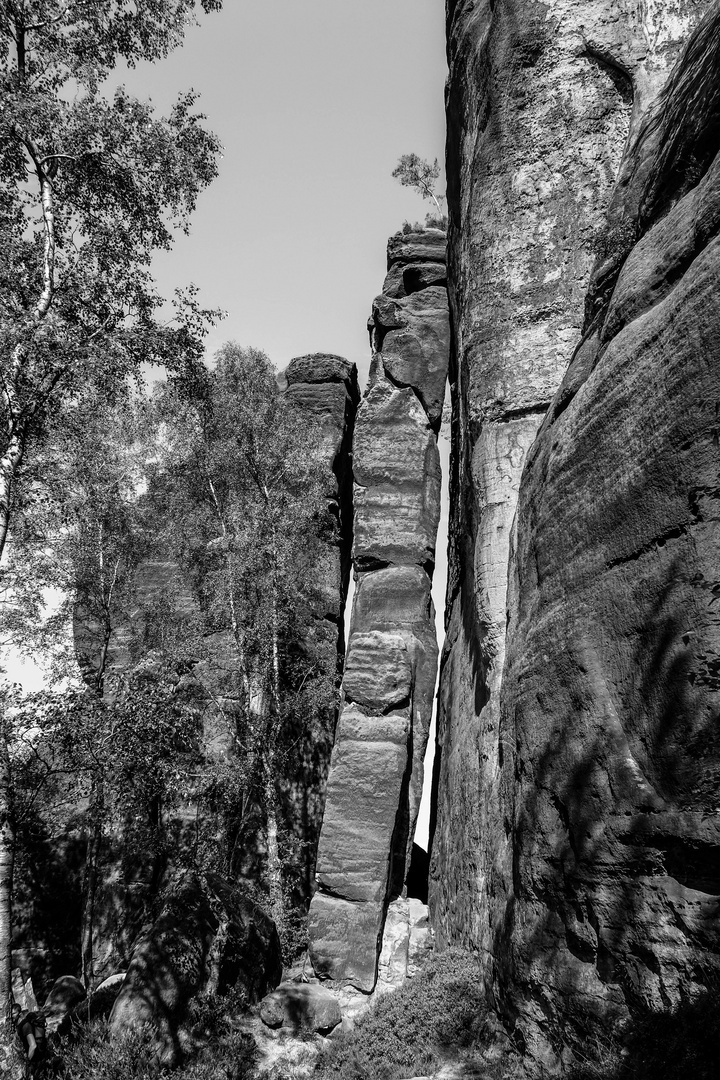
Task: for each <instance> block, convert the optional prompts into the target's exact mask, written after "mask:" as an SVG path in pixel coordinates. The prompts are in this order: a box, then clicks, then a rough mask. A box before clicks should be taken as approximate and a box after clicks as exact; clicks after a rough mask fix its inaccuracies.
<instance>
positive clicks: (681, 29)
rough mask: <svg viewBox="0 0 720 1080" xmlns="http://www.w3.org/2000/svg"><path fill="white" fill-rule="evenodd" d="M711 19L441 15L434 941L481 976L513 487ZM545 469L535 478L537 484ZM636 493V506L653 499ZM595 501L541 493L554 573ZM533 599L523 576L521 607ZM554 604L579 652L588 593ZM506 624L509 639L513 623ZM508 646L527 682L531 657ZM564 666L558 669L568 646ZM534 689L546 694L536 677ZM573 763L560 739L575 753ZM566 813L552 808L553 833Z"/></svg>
mask: <svg viewBox="0 0 720 1080" xmlns="http://www.w3.org/2000/svg"><path fill="white" fill-rule="evenodd" d="M707 6H708V5H707V4H695V3H691V2H690V0H688V2H680V3H678V4H675V5H673V8H672V12H670V11H669V10H665V8H664V7H662V6H658V5H653V6H652V8H651V7H650V6H648V5H642V6H638V5H630V4H619V5H618V4H615V3H614V2H611V0H592V2H591V3H588V4H576V3H572V2H570V0H550V2H548V3H542V4H541V3H534V2H531V0H509V2H508V3H505V4H502V5H500V4H497V5H496V4H494V3H491V2H489V0H488V2H477V0H455V2H454V3H450V4H449V5H448V42H449V62H450V75H449V83H448V95H447V102H448V202H449V212H450V230H449V244H448V288H449V295H450V306H451V313H452V327H453V341H454V351H453V356H452V358H451V383H452V384H453V447H452V455H453V467H452V477H451V521H450V553H449V583H448V608H447V612H446V627H447V638H446V645H445V652H444V656H443V662H442V675H441V688H440V710H439V720H438V750H439V761H438V763H437V764H436V770H437V771H436V778H435V781H436V782H435V793H436V794H435V830H434V839H433V850H432V862H431V883H430V905H431V910H432V917H433V923H434V927H435V930H436V932H437V934H438V937H439V940H440V942H445V943H448V942H454V943H458V944H464V945H467V946H470V947H473V948H477V949H478V950H479V951H480V953H481V955H482V956H484V957H485V958H486V964H487V975H488V978H489V979H492V977H493V972H494V966H493V965H494V960H493V958H494V957H495V956H496V955H497V952H496V945H497V940H498V936H499V935H501V934H502V932H503V927H504V925H505V920H506V919H507V918H509V917H510V913H511V911H512V907H511V904H510V897H511V894H512V895H514V894H513V893H512V890H513V880H514V878H513V875H514V874H515V875H517V873H518V869H517V866H515V867H513V861H512V855H511V828H512V824H511V823H512V820H513V810H512V807H511V806H509V805H508V804H507V803H505V802H503V798H504V797H505V796H503V795H502V791H504V787H503V785H504V784H505V783H506V782H507V783H509V780H507V768H508V764H507V763H508V760H509V755H510V756H512V754H513V752H514V750H515V739H514V736H513V734H512V730H511V728H508V727H507V722H506V721H505V720H503V727H502V728H501V711H500V706H501V695H502V693H503V685H504V679H505V676H504V675H503V670H504V665H505V656H506V618H507V580H508V565H509V556H510V538H511V527H512V522H513V519H514V515H515V511H516V506H517V500H518V492H519V489H520V482H521V476H522V475H523V469H524V467H525V463H526V460H527V457H528V453H529V451H530V448H531V447H532V445H533V443H534V440H535V437H536V434H537V432H538V429H539V427H540V425H541V423H542V421H543V417H544V416H545V414H546V411H547V408H548V406H549V404H550V402H551V400H552V399H553V397H554V395H555V393H556V391H557V389H558V387H559V386H560V383H561V381H562V378H563V374H564V372H565V370H566V368H567V365H568V362H569V360H570V357H571V356H572V353H573V350H574V349H575V347H576V346H577V344H578V342H579V341H580V339H581V335H582V327H583V319H584V307H585V300H586V292H587V289H588V284H589V279H590V275H591V270H592V266H593V263H594V261H595V258H596V255H597V253H598V252H600V253H601V254H604V249H612V248H613V247H614V246H616V245H617V244H620V243H622V242H623V236H624V234H623V224H622V220H623V219H622V214H619V215H618V216H616V219H615V220H614V222H613V223H612V227H611V228H609V227H608V225H607V223H606V218H605V214H606V211H607V209H608V206H609V204H610V202H611V198H612V197H613V185H614V183H615V180H616V178H617V177H618V173H619V170H620V167H621V159H622V157H623V151H624V147H625V144H626V141H627V140H628V138H630V140H631V143H634V141H635V139H636V137H637V134H638V131H639V127H640V124H641V122H642V119H643V117H644V116H645V115H646V114H647V109H648V108H649V106H650V104H651V103H652V101H653V100H654V99H655V97H656V95H657V93H658V91H659V89H660V87H661V86H662V85H663V83H664V81H665V79H666V77H667V73H668V70H669V69H670V67H671V66H672V63H673V62H674V60H675V59H676V57H677V55H678V52H679V49H680V46H681V44H682V42H683V41H684V39H685V38H686V36H687V34H688V32H689V29H690V27H691V25H692V24H693V23H694V22H696V21H697V19H698V18H699V16H700V15H701V14H702V11H703V10H706V9H707ZM638 392H639V391H638ZM643 395H645V391H643V393H642V395H641V396H640V397H639V398H638V399H637V406H638V408H640V402H641V400H642V399H643ZM642 408H643V409H645V405H644V404H643V406H642ZM609 422H610V423H612V420H611V419H609ZM614 435H615V436H616V435H617V432H616V430H615V431H614ZM563 445H564V444H563ZM584 445H585V448H586V450H587V452H588V453H590V454H591V455H592V462H591V463H589V464H588V470H592V469H595V470H596V471H597V480H598V483H599V484H601V487H602V490H603V491H607V490H608V487H609V483H610V481H609V479H608V477H609V476H610V475H611V474H610V473H609V472H608V471H607V467H608V462H607V461H605V460H604V459H603V457H602V453H601V452H600V450H597V451H596V450H595V449H593V448H592V447H591V444H590V443H588V442H587V441H586V442H585V444H584ZM559 452H560V451H559V450H558V453H559ZM544 463H545V459H544V458H543V459H542V463H541V464H536V465H535V475H536V476H537V477H538V480H537V483H538V485H542V483H543V480H542V475H544V474H542V469H544V467H545V464H544ZM578 468H580V465H578ZM541 474H542V475H541ZM588 475H589V473H588ZM638 485H639V486H638V487H637V489H636V490H637V498H638V499H640V498H641V497H642V498H645V495H644V494H643V491H644V487H643V484H641V483H640V481H639V480H638ZM536 498H538V499H539V498H540V496H539V494H538V495H536ZM596 498H597V493H596V491H595V489H594V488H592V486H591V485H588V487H587V488H582V489H581V488H580V487H575V488H573V487H571V486H569V476H568V475H567V474H565V473H563V477H562V478H560V477H559V476H558V480H557V488H556V490H555V500H556V501H554V502H553V501H551V500H550V499H549V498H548V497H547V496H543V499H544V501H543V506H544V507H546V508H547V513H548V515H549V518H550V517H552V518H553V519H554V520H556V521H557V522H559V521H563V522H564V523H565V525H566V526H567V527H568V528H569V529H570V533H568V534H565V539H564V541H563V544H562V545H561V546H559V547H558V548H557V550H556V551H555V552H554V554H553V556H552V558H553V559H554V560H555V567H554V571H553V573H556V574H558V575H560V576H561V577H562V576H563V575H565V574H566V573H567V569H568V567H567V562H566V557H567V559H570V558H571V556H572V554H573V550H574V549H573V548H572V544H571V540H570V537H573V536H575V535H576V523H577V521H578V520H579V519H580V518H581V517H582V515H583V513H584V512H585V510H586V508H587V507H588V506H589V505H590V504H593V505H595V500H596ZM606 510H607V508H606ZM636 514H637V510H633V515H636ZM548 520H549V519H548ZM528 522H529V518H528V519H527V520H526V523H525V525H523V526H522V527H523V528H525V529H527V528H528V527H529V528H530V530H531V531H530V533H528V534H527V537H526V539H525V540H524V541H523V543H526V544H527V548H526V549H524V550H525V552H526V556H527V559H528V560H529V559H530V555H531V551H532V550H534V549H533V545H532V540H531V538H530V537H531V536H532V535H534V534H533V533H532V526H531V525H529V524H528ZM559 528H560V527H559V526H558V536H559V535H560V533H559ZM526 571H527V573H529V572H530V562H529V561H528V563H527V566H526ZM537 572H538V573H539V572H540V570H538V571H537ZM542 572H545V570H544V569H543V571H542ZM527 587H528V585H527V578H524V579H523V583H522V586H521V601H519V602H522V603H524V600H522V590H523V589H526V588H527ZM558 595H559V594H558ZM556 599H557V597H556ZM557 602H558V603H559V600H558V601H557ZM562 610H563V611H564V612H565V619H566V621H565V623H564V625H563V631H562V640H563V641H565V642H567V640H568V637H567V635H568V634H570V635H571V636H572V626H571V624H572V623H574V622H575V621H576V620H577V618H579V614H578V612H579V610H580V598H579V597H578V599H577V602H576V601H574V600H570V601H569V603H568V604H567V605H565V606H564V607H563V608H562ZM533 611H534V617H535V618H536V619H542V620H547V619H548V618H551V613H549V612H548V611H547V610H546V608H545V607H544V606H543V607H542V608H540V607H534V608H533ZM558 618H559V615H558ZM590 621H591V622H592V618H591V620H590ZM558 625H559V624H558ZM511 628H512V629H513V632H515V626H514V624H513V623H512V622H511ZM536 630H537V632H538V633H539V632H540V631H539V627H538V626H536ZM513 648H514V649H515V658H514V659H513V661H512V663H513V665H515V669H514V670H515V671H516V672H517V671H518V670H519V668H518V667H517V665H520V664H521V661H520V652H519V651H518V649H519V647H518V646H516V645H514V646H513ZM552 654H553V655H556V654H557V655H558V656H559V653H558V651H557V646H556V647H555V648H554V649H553V651H552ZM544 655H547V656H550V655H551V653H550V652H548V651H547V650H545V651H544V652H543V651H542V650H541V651H539V652H538V653H537V654H536V656H535V661H536V662H537V663H540V662H541V657H542V656H544ZM542 663H543V664H545V663H546V662H545V661H542ZM517 677H518V678H519V676H517ZM538 680H542V676H541V675H540V674H539V669H538ZM518 685H520V684H518ZM527 685H528V686H529V685H530V683H529V682H528V684H527ZM533 685H535V687H536V690H537V692H538V694H540V682H538V683H534V684H533ZM551 685H552V684H550V683H548V681H547V679H546V680H545V681H544V682H543V685H542V693H541V694H540V698H539V701H541V702H542V705H540V704H537V703H536V704H535V705H534V706H533V710H534V712H533V715H535V718H536V722H537V723H538V724H540V722H541V721H540V716H543V717H551V716H554V715H555V709H556V705H557V703H556V700H555V696H554V693H553V691H552V690H551ZM522 686H523V694H525V684H524V683H523V684H522ZM524 700H526V698H525V697H524ZM509 707H510V706H508V708H509ZM553 722H554V721H553ZM542 723H543V724H547V723H550V720H549V719H544V720H542ZM533 738H535V736H533ZM574 752H575V751H574V750H573V749H572V746H571V745H568V748H567V753H568V754H569V755H572V754H573V753H574ZM577 752H578V754H580V753H581V751H580V749H579V747H578V750H577ZM522 760H523V762H524V763H525V764H524V767H525V768H526V769H527V771H528V775H527V777H523V778H522V783H523V784H527V785H528V786H531V785H532V783H533V780H532V775H534V773H535V771H536V770H537V761H536V760H534V759H531V758H526V757H525V756H524V755H523V758H522ZM506 796H507V797H508V798H509V795H507V793H506ZM588 797H590V796H588ZM563 805H564V803H563ZM563 813H565V811H564V809H561V810H557V811H556V816H557V814H560V817H559V818H558V819H557V820H558V822H561V819H562V814H563ZM558 828H560V825H558ZM528 829H529V826H528ZM527 835H528V843H529V842H530V839H529V837H530V831H528V834H527ZM523 858H525V856H523ZM529 872H530V870H529V869H528V873H529ZM582 918H585V915H583V916H582ZM580 921H581V916H580V915H578V922H580ZM584 932H585V931H583V933H584ZM578 940H579V939H578ZM575 947H576V946H575V945H573V948H575ZM584 948H585V945H583V944H582V943H581V944H578V945H577V949H584ZM606 974H607V973H606ZM538 994H540V991H538Z"/></svg>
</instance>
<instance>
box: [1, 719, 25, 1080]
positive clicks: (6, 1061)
mask: <svg viewBox="0 0 720 1080" xmlns="http://www.w3.org/2000/svg"><path fill="white" fill-rule="evenodd" d="M0 710H2V712H1V713H0V1073H1V1074H2V1075H3V1076H8V1077H13V1078H14V1077H15V1076H22V1075H23V1074H22V1071H18V1069H20V1070H22V1061H21V1059H20V1057H19V1056H18V1054H17V1052H16V1050H15V1046H14V1038H13V1035H14V1031H13V1024H12V1001H13V995H12V977H11V976H12V883H13V866H14V861H15V822H14V818H13V808H12V794H11V788H10V756H9V753H8V742H7V728H6V724H7V716H6V712H5V704H4V703H3V702H0Z"/></svg>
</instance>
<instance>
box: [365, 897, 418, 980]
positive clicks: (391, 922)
mask: <svg viewBox="0 0 720 1080" xmlns="http://www.w3.org/2000/svg"><path fill="white" fill-rule="evenodd" d="M431 949H432V931H431V929H430V924H429V920H428V908H427V904H423V903H421V901H420V900H416V899H415V898H414V897H411V898H410V899H409V900H405V899H403V898H402V897H400V898H398V899H397V900H393V902H392V903H391V904H389V905H388V909H387V915H386V917H385V928H384V930H383V940H382V951H381V953H380V959H379V961H378V981H377V986H376V993H387V992H388V991H390V990H397V989H398V988H399V987H400V986H402V984H403V983H404V982H405V980H406V979H407V978H412V976H413V975H415V974H416V973H417V971H418V969H419V968H420V967H421V965H422V963H423V960H424V959H425V958H426V957H427V955H428V953H429V951H430V950H431Z"/></svg>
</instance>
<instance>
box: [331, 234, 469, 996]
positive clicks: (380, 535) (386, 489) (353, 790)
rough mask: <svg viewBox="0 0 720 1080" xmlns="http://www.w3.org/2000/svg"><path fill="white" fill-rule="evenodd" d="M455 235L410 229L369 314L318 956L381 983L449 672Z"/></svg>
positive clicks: (337, 972) (340, 973)
mask: <svg viewBox="0 0 720 1080" xmlns="http://www.w3.org/2000/svg"><path fill="white" fill-rule="evenodd" d="M444 282H445V237H444V234H443V233H442V232H440V231H438V230H433V229H428V230H424V231H422V232H419V233H414V234H413V233H411V234H399V235H398V236H397V237H393V238H392V239H391V241H390V243H389V245H388V277H387V279H386V282H385V287H384V288H385V291H384V292H383V294H382V295H381V296H379V297H378V298H377V299H376V300H375V303H374V304H373V313H372V316H371V319H370V323H369V329H370V336H371V344H372V348H373V362H372V368H371V373H370V385H369V387H368V390H367V393H366V394H365V397H364V400H363V403H362V405H361V407H360V410H359V412H358V417H357V425H356V430H355V441H354V446H353V471H354V481H355V488H354V490H355V527H354V541H353V561H354V566H355V571H356V592H355V600H354V606H353V614H352V622H351V628H350V637H349V643H348V653H347V659H346V665H345V674H344V678H343V699H344V704H343V709H342V713H341V717H340V720H339V723H338V729H337V734H336V740H335V747H334V749H333V755H332V761H331V767H330V775H329V778H328V789H327V803H326V808H325V817H324V820H323V826H322V831H321V835H320V846H319V850H318V862H317V877H318V892H317V893H316V894H315V896H314V898H313V901H312V904H311V907H310V953H311V957H312V961H313V964H314V967H315V970H316V972H318V974H320V975H323V976H325V977H327V978H330V979H333V980H335V981H337V982H347V983H350V984H352V985H354V986H355V987H357V988H358V989H359V990H363V991H365V992H370V991H372V990H373V988H374V986H375V982H376V978H377V969H378V956H379V952H380V945H381V938H382V931H383V925H384V921H385V915H386V911H387V908H388V904H389V903H390V902H392V901H394V900H395V899H396V898H398V897H400V896H401V895H402V894H403V890H404V888H405V880H406V877H407V873H408V871H409V867H410V851H411V847H412V839H413V833H414V828H415V821H416V818H417V812H418V807H419V802H420V795H421V791H422V771H423V756H424V752H425V747H426V745H427V737H428V727H429V723H430V717H431V714H432V696H433V688H434V684H435V675H436V669H437V642H436V637H435V626H434V610H433V605H432V600H431V597H430V584H431V575H432V571H433V567H434V562H435V536H436V532H437V525H438V519H439V515H440V480H441V476H440V462H439V457H438V449H437V431H438V428H439V425H440V417H441V413H442V404H443V397H444V389H445V380H446V377H447V363H448V350H449V323H448V306H447V292H446V289H445V287H444Z"/></svg>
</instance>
